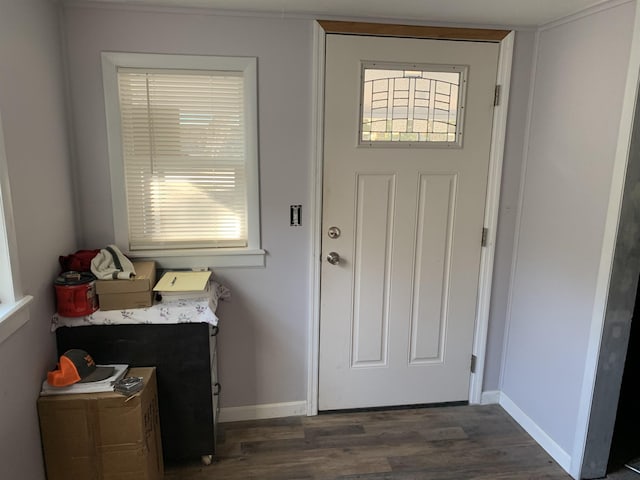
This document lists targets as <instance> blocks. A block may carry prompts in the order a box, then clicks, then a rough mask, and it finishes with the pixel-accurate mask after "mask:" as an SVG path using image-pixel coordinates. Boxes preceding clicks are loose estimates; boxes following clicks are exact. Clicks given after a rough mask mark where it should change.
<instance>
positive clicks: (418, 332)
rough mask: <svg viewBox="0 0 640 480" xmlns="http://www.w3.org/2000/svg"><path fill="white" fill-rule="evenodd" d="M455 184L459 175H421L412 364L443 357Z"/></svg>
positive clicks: (412, 302) (437, 359)
mask: <svg viewBox="0 0 640 480" xmlns="http://www.w3.org/2000/svg"><path fill="white" fill-rule="evenodd" d="M455 188H456V176H455V175H421V176H420V188H419V192H418V201H419V204H418V205H419V206H418V221H417V231H418V237H417V239H416V251H415V257H414V261H413V264H414V269H415V270H414V275H413V279H414V280H413V282H414V283H413V285H414V288H413V298H412V299H411V304H412V312H411V355H410V361H409V364H410V365H416V364H420V363H425V362H434V361H439V362H441V361H442V349H443V341H444V338H443V334H444V332H445V331H446V321H447V317H446V315H447V308H446V306H447V301H448V293H449V288H448V287H449V273H450V270H451V239H452V234H451V233H452V232H451V227H452V225H453V214H454V212H455V199H456V191H455Z"/></svg>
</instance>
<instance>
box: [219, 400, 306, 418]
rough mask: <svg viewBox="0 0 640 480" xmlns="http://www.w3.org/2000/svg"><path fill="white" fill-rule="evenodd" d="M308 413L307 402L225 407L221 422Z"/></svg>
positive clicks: (221, 411) (221, 414)
mask: <svg viewBox="0 0 640 480" xmlns="http://www.w3.org/2000/svg"><path fill="white" fill-rule="evenodd" d="M306 414H307V402H305V401H301V402H285V403H266V404H262V405H247V406H244V407H223V408H221V409H220V417H219V419H218V421H219V422H220V423H225V422H239V421H242V420H262V419H265V418H279V417H292V416H296V415H306Z"/></svg>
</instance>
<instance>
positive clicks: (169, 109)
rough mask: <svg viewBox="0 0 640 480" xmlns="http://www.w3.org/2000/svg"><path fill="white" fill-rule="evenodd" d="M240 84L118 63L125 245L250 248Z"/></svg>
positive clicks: (238, 77)
mask: <svg viewBox="0 0 640 480" xmlns="http://www.w3.org/2000/svg"><path fill="white" fill-rule="evenodd" d="M243 82H244V78H243V73H242V72H227V71H224V72H223V71H220V72H210V71H184V70H180V71H166V70H140V69H132V68H119V69H118V89H119V98H120V114H121V129H122V132H121V133H122V148H123V160H124V174H125V183H126V200H127V208H128V225H129V248H130V250H145V249H162V248H172V249H180V248H185V249H188V248H210V247H246V246H247V242H248V239H247V185H246V171H245V161H246V159H245V155H246V138H245V136H246V133H245V112H244V105H245V99H244V85H243Z"/></svg>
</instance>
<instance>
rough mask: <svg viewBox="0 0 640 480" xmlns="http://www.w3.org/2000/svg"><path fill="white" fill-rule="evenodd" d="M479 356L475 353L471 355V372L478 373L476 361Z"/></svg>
mask: <svg viewBox="0 0 640 480" xmlns="http://www.w3.org/2000/svg"><path fill="white" fill-rule="evenodd" d="M477 360H478V358H477V357H476V356H475V355H471V373H476V361H477Z"/></svg>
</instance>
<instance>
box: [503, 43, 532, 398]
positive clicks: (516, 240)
mask: <svg viewBox="0 0 640 480" xmlns="http://www.w3.org/2000/svg"><path fill="white" fill-rule="evenodd" d="M539 44H540V33H539V32H536V34H535V37H534V40H533V61H532V65H531V83H530V85H529V101H528V103H527V119H526V122H525V130H524V142H523V146H522V168H521V170H520V185H519V186H518V190H519V196H518V205H517V207H516V221H515V233H514V237H513V252H512V257H511V272H510V276H509V292H508V295H507V308H506V312H505V326H504V336H503V344H502V361H501V364H500V379H499V380H498V388H499V389H500V390H502V389H503V386H504V385H503V384H504V372H505V371H506V366H507V352H508V350H509V331H510V329H511V312H512V307H513V289H514V279H515V277H516V272H517V270H518V251H519V244H520V234H521V229H522V210H523V206H524V194H525V185H526V183H525V179H526V178H527V159H528V158H529V143H530V141H531V123H532V121H533V108H534V97H535V83H536V72H537V68H538V55H539V51H540V50H539Z"/></svg>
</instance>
